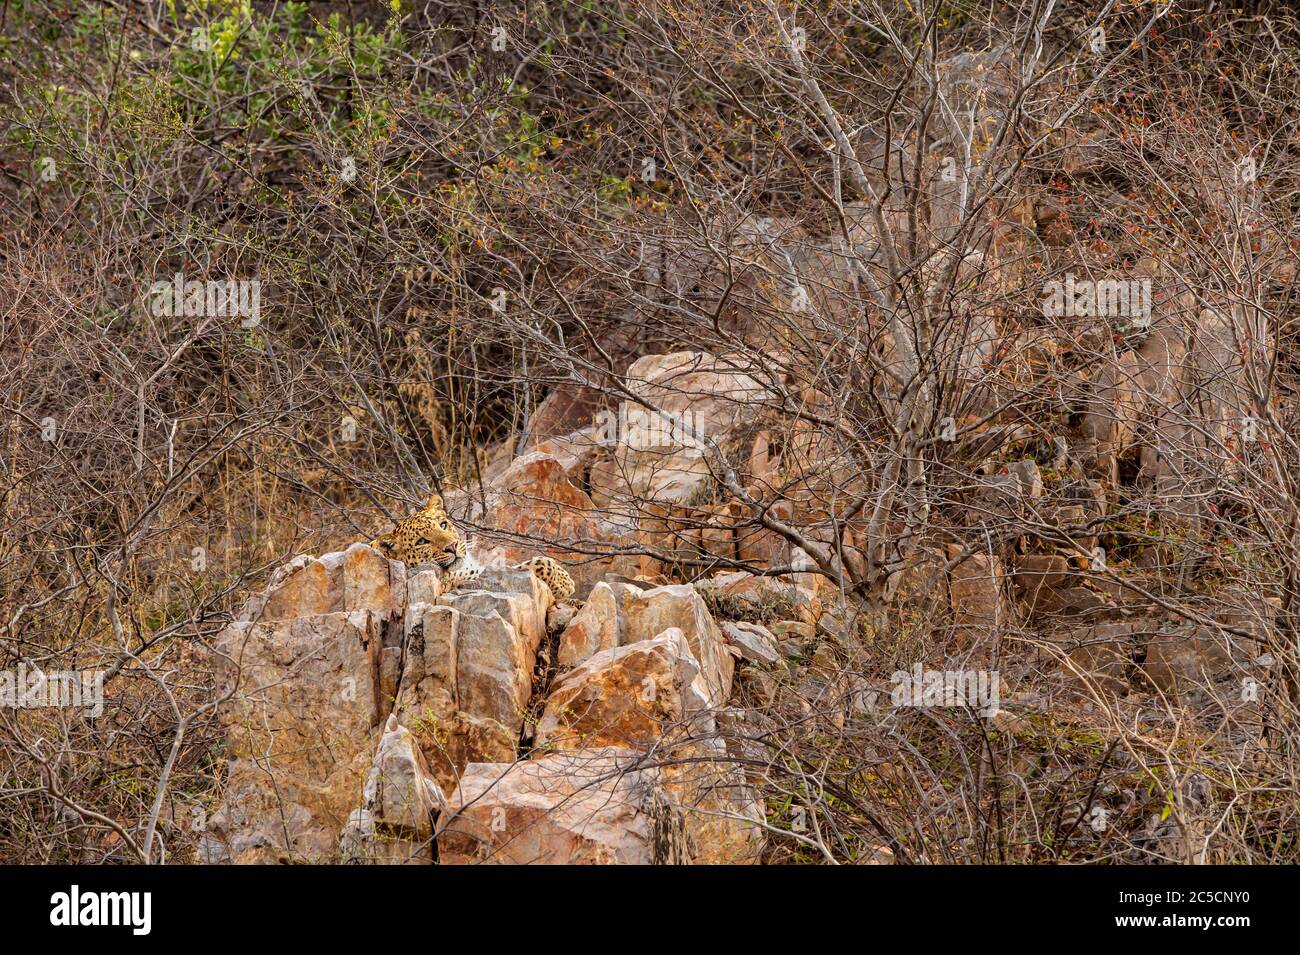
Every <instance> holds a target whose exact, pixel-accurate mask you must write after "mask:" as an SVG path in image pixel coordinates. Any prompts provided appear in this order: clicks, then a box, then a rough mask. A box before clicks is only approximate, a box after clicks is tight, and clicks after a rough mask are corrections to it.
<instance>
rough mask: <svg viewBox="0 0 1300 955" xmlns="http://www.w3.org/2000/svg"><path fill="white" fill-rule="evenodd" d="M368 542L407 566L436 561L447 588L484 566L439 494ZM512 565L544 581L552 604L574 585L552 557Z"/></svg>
mask: <svg viewBox="0 0 1300 955" xmlns="http://www.w3.org/2000/svg"><path fill="white" fill-rule="evenodd" d="M370 546H371V547H373V548H375V550H377V551H379V552H380V553H381V554H383V555H384V556H385V557H387V558H388V559H389V560H400V561H401V562H402V563H403V564H405V565H406V566H408V567H414V566H417V565H419V564H428V563H432V564H435V565H436V566H437V567H438V569H439V572H440V576H441V579H442V586H443V588H444V589H446V590H451V589H453V588H455V587H460V586H463V585H465V584H468V583H470V582H472V581H474V580H476V579H478V578H479V577H480V576H482V574H483V567H482V566H481V565H480V564H479V563H478V561H476V560H475V559H474V556H473V554H472V553H470V548H471V542H470V541H467V540H466V539H465V538H464V537H463V536H462V535H461V533H460V531H459V530H457V528H456V526H455V525H454V524H452V522H451V518H450V517H449V516H448V515H447V508H446V505H445V504H444V503H443V499H442V495H440V494H433V495H431V496H430V497H429V501H428V503H427V504H425V505H424V507H423V509H421V510H419V511H417V512H416V513H414V514H412V515H411V516H410V517H407V518H404V519H403V520H400V521H398V522H397V524H396V525H395V526H394V527H393V529H392V531H390V532H389V533H387V534H385V535H383V536H382V537H376V538H375V539H374V540H372V541H371V542H370ZM514 569H515V570H527V571H530V572H532V574H533V576H535V577H536V578H537V579H538V580H540V581H541V582H542V583H543V584H545V585H546V589H547V590H548V591H549V594H550V603H552V604H554V603H559V602H561V601H564V600H567V599H568V598H569V597H571V596H573V593H574V591H575V590H576V589H577V586H576V584H574V582H573V577H572V576H570V574H569V572H568V571H567V570H566V569H565V567H564V565H563V564H561V563H560V562H559V561H558V560H556V559H555V558H553V557H546V556H540V555H539V556H537V557H530V558H529V559H528V560H525V561H523V562H522V563H519V564H516V565H514Z"/></svg>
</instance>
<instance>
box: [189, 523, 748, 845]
mask: <svg viewBox="0 0 1300 955" xmlns="http://www.w3.org/2000/svg"><path fill="white" fill-rule="evenodd" d="M471 588H472V589H471ZM550 602H551V601H550V598H549V595H548V594H547V592H546V590H545V588H544V586H543V585H542V584H541V583H540V582H539V581H538V580H537V579H536V578H535V577H534V575H532V574H531V573H529V572H527V571H518V570H493V569H489V570H488V571H486V572H485V573H484V574H483V576H482V577H481V578H479V579H478V580H476V581H475V582H474V583H473V584H472V585H471V587H467V588H462V589H458V590H454V591H450V592H446V593H444V592H443V591H442V586H441V582H440V580H439V578H438V574H437V572H436V571H431V570H423V571H418V572H416V573H414V574H412V575H411V576H410V577H409V578H408V577H407V575H406V573H405V568H404V567H403V566H402V565H401V564H399V563H396V562H389V561H388V560H386V559H385V558H383V557H382V556H381V555H379V554H378V553H377V552H375V551H373V550H371V549H370V548H369V547H367V546H365V545H356V546H354V547H352V548H349V550H347V551H346V552H342V553H332V554H326V555H324V556H322V557H320V558H319V559H317V558H310V557H303V558H298V559H296V560H294V561H292V562H291V563H290V564H288V565H286V566H285V567H284V568H282V569H281V570H280V571H278V572H277V573H276V574H275V575H273V577H272V580H271V582H270V584H269V586H268V588H267V590H266V591H265V592H264V593H261V594H258V595H255V596H254V597H252V598H251V599H250V600H249V601H248V603H247V604H246V606H245V608H244V610H243V612H242V613H241V614H240V616H239V618H238V619H237V620H236V621H235V622H234V623H232V624H231V625H230V626H229V627H227V628H226V630H225V631H223V632H222V634H221V635H220V637H219V639H218V641H217V644H218V647H219V650H220V653H221V654H222V659H223V661H224V664H223V665H224V670H223V681H222V686H221V690H222V693H223V694H224V695H225V699H224V700H223V702H222V704H221V706H220V708H219V713H220V719H221V721H222V725H223V726H224V727H225V729H226V732H227V735H228V737H229V740H230V755H231V761H230V768H229V774H228V777H227V781H226V790H225V798H224V801H223V804H222V806H221V808H220V809H219V810H218V811H217V812H216V813H215V814H214V816H213V818H212V819H211V821H210V824H209V826H208V831H207V832H206V833H205V835H204V838H203V844H202V849H201V857H202V858H203V860H204V861H208V862H235V863H258V862H321V861H350V862H387V863H392V862H400V863H424V864H427V863H431V862H433V861H435V860H440V861H443V862H472V861H497V862H501V861H507V862H534V863H535V862H557V863H558V862H595V863H611V862H656V863H667V862H736V861H749V860H751V859H753V858H755V857H756V855H757V853H758V851H759V849H760V848H761V844H762V842H761V836H762V829H761V822H762V811H761V806H760V804H759V803H758V802H757V800H756V799H755V797H754V796H753V794H752V792H751V791H750V789H749V787H748V784H747V783H746V781H745V779H744V777H743V774H740V773H738V772H737V771H736V770H735V767H734V765H733V764H732V762H731V760H730V758H729V756H728V753H727V749H726V744H725V743H724V741H723V740H722V739H721V738H720V737H719V734H718V730H717V726H716V723H715V721H714V719H713V715H712V714H713V712H714V710H715V709H717V708H719V707H722V706H724V705H725V704H726V702H727V700H728V697H729V696H730V693H731V688H732V679H733V672H734V667H735V665H736V664H735V659H736V657H737V656H739V655H741V654H740V652H739V651H737V650H736V649H735V648H734V647H732V646H730V645H729V644H728V642H727V640H726V639H725V638H724V636H723V634H722V631H721V630H720V629H719V627H718V625H717V623H716V622H715V621H714V619H713V617H712V615H711V614H710V613H709V611H708V609H707V607H706V605H705V602H704V600H703V598H702V597H701V596H700V595H699V594H698V593H697V592H696V591H695V590H694V588H692V587H690V586H687V585H676V586H661V587H653V586H648V585H642V584H630V583H627V582H625V581H623V580H619V579H611V580H608V581H600V582H598V583H597V584H596V585H595V586H594V587H593V588H592V593H591V596H590V597H589V599H588V600H587V601H585V602H584V603H583V604H582V606H581V607H579V608H578V609H577V611H576V612H574V613H569V614H559V615H554V614H553V615H552V616H551V618H550V619H551V620H552V621H554V622H556V623H557V624H559V623H562V622H563V621H565V620H566V619H567V623H566V624H565V625H564V626H563V629H562V631H560V630H558V629H557V630H556V631H555V632H553V633H550V635H549V636H548V629H547V621H548V615H547V609H548V606H549V605H550ZM749 636H751V637H752V638H753V639H751V640H750V643H751V644H753V645H754V646H758V647H761V646H762V644H761V643H756V642H754V641H755V640H757V637H755V636H754V635H749ZM548 639H550V640H554V641H555V646H554V649H556V650H557V651H558V653H557V656H558V658H559V665H560V666H561V667H562V668H563V670H562V672H560V673H559V674H558V675H557V676H556V677H555V679H554V681H553V686H552V689H551V690H550V694H549V696H548V697H546V698H545V699H541V698H538V696H537V694H536V685H535V676H536V673H537V672H540V671H538V670H537V667H538V665H539V661H540V660H541V656H540V653H539V651H540V650H541V648H542V647H543V645H544V644H545V643H546V642H547V641H548ZM541 685H544V684H541ZM530 711H532V712H535V713H537V714H539V715H540V719H539V720H538V723H537V726H536V728H535V730H534V729H532V728H531V727H530V725H529V722H528V714H529V713H530Z"/></svg>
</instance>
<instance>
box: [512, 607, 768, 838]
mask: <svg viewBox="0 0 1300 955" xmlns="http://www.w3.org/2000/svg"><path fill="white" fill-rule="evenodd" d="M537 745H538V748H539V749H541V750H543V751H545V750H578V749H590V748H593V747H601V746H617V747H625V748H627V749H634V750H640V751H642V752H646V753H649V752H652V751H653V753H654V755H655V757H656V759H655V761H656V764H657V765H658V766H659V768H660V772H661V778H662V782H663V785H664V788H665V790H666V791H667V792H668V794H669V796H670V797H671V798H672V799H673V801H674V802H675V803H676V804H677V805H678V806H680V807H681V809H682V810H683V812H684V814H685V822H686V830H687V832H688V833H689V834H690V837H691V842H692V844H693V845H694V847H695V855H694V861H696V862H699V863H703V864H733V863H741V862H752V861H754V860H755V859H756V858H757V856H758V853H759V851H760V850H761V848H762V829H761V828H760V826H759V823H760V822H761V821H762V818H763V812H762V809H761V807H760V805H759V803H758V800H757V798H756V797H755V796H754V794H753V792H752V790H751V789H750V788H749V786H748V785H747V781H746V779H745V775H744V772H743V770H742V769H740V767H739V766H737V765H736V763H735V761H734V759H733V758H732V757H731V755H730V754H729V753H728V751H727V747H726V743H725V742H724V741H723V740H722V739H721V738H720V737H719V735H718V730H717V726H716V723H715V720H714V716H713V711H712V710H711V709H710V707H709V699H708V688H707V687H706V686H705V683H704V680H703V677H702V675H701V673H700V666H699V664H698V663H697V662H696V660H695V657H694V656H693V655H692V653H691V649H690V647H689V646H688V645H687V642H686V639H685V638H684V636H683V635H682V632H681V631H680V630H678V629H677V628H675V627H674V628H670V629H668V630H665V631H664V632H663V633H661V634H659V635H658V636H656V637H654V638H652V639H650V640H640V641H637V642H635V643H629V644H626V645H624V646H620V647H614V648H613V649H610V650H603V651H601V652H600V653H597V654H596V655H595V656H593V657H591V658H590V659H588V660H587V661H586V662H585V663H583V664H582V666H580V667H578V668H577V669H575V670H573V671H571V672H569V673H568V674H566V675H565V676H564V677H563V678H562V679H561V680H560V682H559V683H558V684H557V685H556V687H555V688H554V690H552V692H551V696H550V698H549V699H548V700H547V701H546V709H545V711H544V713H543V714H542V719H541V721H540V722H539V723H538V727H537Z"/></svg>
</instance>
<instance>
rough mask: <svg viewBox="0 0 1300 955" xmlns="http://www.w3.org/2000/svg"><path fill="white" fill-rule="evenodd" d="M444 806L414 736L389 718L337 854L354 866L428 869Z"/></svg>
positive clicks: (395, 718)
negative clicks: (370, 864)
mask: <svg viewBox="0 0 1300 955" xmlns="http://www.w3.org/2000/svg"><path fill="white" fill-rule="evenodd" d="M445 805H446V798H445V797H444V796H443V793H442V789H441V788H440V787H439V786H438V784H437V783H436V782H435V781H434V779H433V777H432V776H431V775H430V774H429V770H428V767H427V766H426V765H425V761H424V757H423V756H421V754H420V749H419V747H418V745H417V743H416V739H415V736H414V735H413V734H412V733H411V731H410V730H408V729H407V728H406V727H404V726H401V725H400V724H399V723H398V722H397V717H396V716H390V717H389V718H388V724H387V726H386V727H385V728H384V735H383V736H382V737H381V738H380V740H379V749H378V750H377V751H376V753H375V759H374V764H373V765H372V766H371V769H370V775H369V776H368V777H367V778H366V783H365V786H364V788H363V789H362V794H361V805H360V806H358V807H357V808H356V809H355V810H353V812H352V815H351V816H350V817H349V819H348V824H347V826H346V827H345V828H344V830H343V833H342V835H341V837H340V839H339V849H340V853H341V854H342V856H343V857H344V858H345V859H347V860H349V861H353V862H362V861H365V862H383V863H406V864H424V865H428V864H431V863H432V862H433V849H432V838H433V832H434V824H435V822H436V820H437V817H438V815H439V813H441V812H442V810H443V808H444V806H445Z"/></svg>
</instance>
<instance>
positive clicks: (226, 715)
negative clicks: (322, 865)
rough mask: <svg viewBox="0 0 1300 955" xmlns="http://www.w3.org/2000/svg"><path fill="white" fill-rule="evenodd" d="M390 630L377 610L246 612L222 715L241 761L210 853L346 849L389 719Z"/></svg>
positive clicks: (228, 660)
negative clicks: (292, 615)
mask: <svg viewBox="0 0 1300 955" xmlns="http://www.w3.org/2000/svg"><path fill="white" fill-rule="evenodd" d="M327 597H329V598H330V599H331V600H332V599H333V595H330V594H327ZM307 603H308V605H309V606H312V607H315V606H319V604H317V603H315V602H314V597H312V598H311V599H309V600H308V601H307ZM283 609H284V610H286V611H287V609H288V608H287V607H286V608H283ZM383 638H384V620H383V618H381V617H380V616H379V615H377V614H376V613H375V612H374V611H371V610H354V611H351V612H339V613H328V614H320V615H315V616H308V617H304V618H302V619H298V620H288V619H284V620H280V621H278V622H276V623H274V624H270V625H266V624H254V623H251V622H248V621H242V620H241V621H237V622H235V623H234V624H232V625H231V626H229V627H227V628H226V629H225V630H224V631H223V632H222V633H221V634H220V635H219V637H218V638H217V643H216V650H217V653H218V659H219V661H220V662H219V664H218V689H217V692H218V693H219V694H221V695H223V696H224V695H227V694H228V699H226V701H225V702H224V703H223V704H222V705H221V707H220V708H219V710H218V715H219V719H220V721H221V724H222V726H223V727H224V728H225V730H226V734H227V737H228V740H229V744H228V750H229V755H230V760H231V762H230V770H229V775H228V778H227V782H226V789H225V798H224V802H223V804H222V805H221V807H220V808H219V809H218V810H217V811H216V812H215V813H214V814H213V816H212V818H211V820H210V821H209V825H208V830H207V832H206V833H205V836H204V838H203V840H202V844H201V846H200V858H202V859H203V861H206V862H237V863H249V862H254V863H256V862H284V861H291V862H312V861H327V860H329V859H331V858H333V857H334V856H335V854H336V852H337V848H338V843H339V835H340V832H341V830H342V828H343V826H344V824H345V823H346V822H347V819H348V816H349V813H350V812H351V810H352V809H353V807H355V806H356V805H357V802H358V797H359V794H360V792H361V788H362V784H363V782H364V781H365V777H366V773H367V771H368V769H369V765H370V754H371V753H372V752H373V751H374V737H375V730H376V727H377V726H378V725H379V723H380V721H381V719H382V717H383V715H385V714H384V701H383V694H382V691H381V687H380V680H379V666H380V661H379V658H380V652H381V650H382V647H383Z"/></svg>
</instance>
